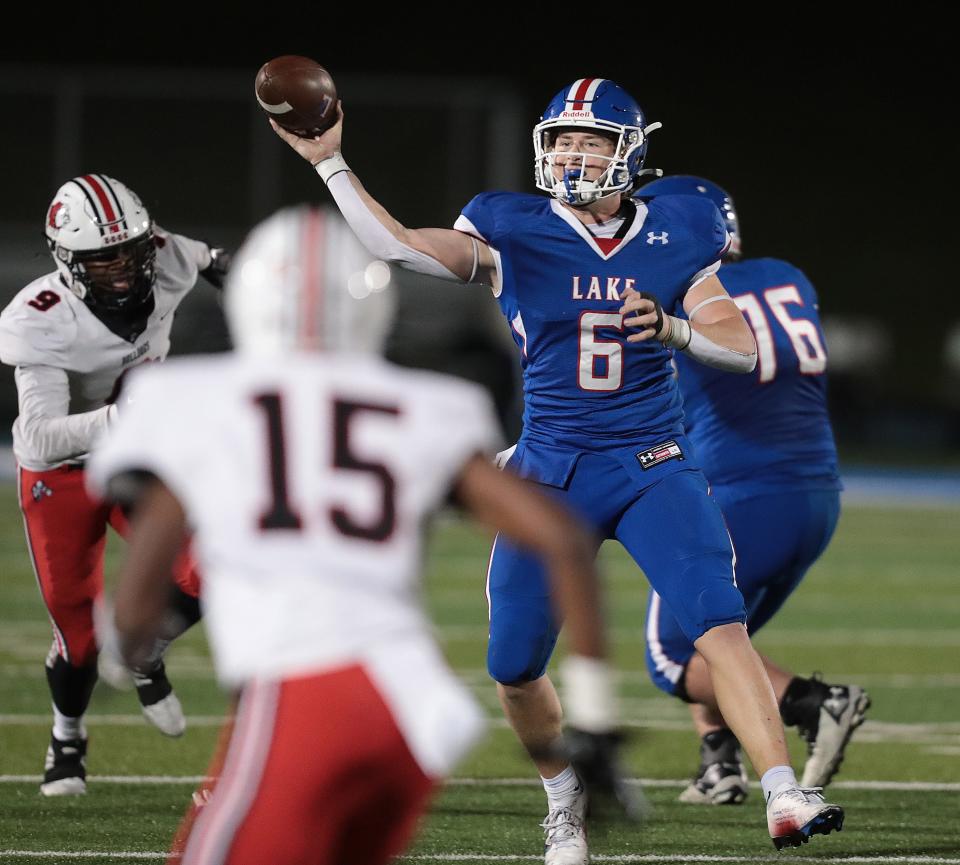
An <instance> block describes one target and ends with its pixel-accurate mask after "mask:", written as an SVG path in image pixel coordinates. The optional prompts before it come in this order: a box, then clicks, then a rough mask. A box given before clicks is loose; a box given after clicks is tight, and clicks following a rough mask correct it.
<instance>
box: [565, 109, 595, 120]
mask: <svg viewBox="0 0 960 865" xmlns="http://www.w3.org/2000/svg"><path fill="white" fill-rule="evenodd" d="M560 119H561V120H593V112H592V111H561V112H560Z"/></svg>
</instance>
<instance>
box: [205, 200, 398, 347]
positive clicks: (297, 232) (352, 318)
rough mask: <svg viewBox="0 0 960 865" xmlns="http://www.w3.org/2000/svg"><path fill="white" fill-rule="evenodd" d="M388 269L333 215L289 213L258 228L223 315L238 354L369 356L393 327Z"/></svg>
mask: <svg viewBox="0 0 960 865" xmlns="http://www.w3.org/2000/svg"><path fill="white" fill-rule="evenodd" d="M390 282H391V275H390V268H389V267H388V266H387V265H386V264H385V263H384V262H382V261H377V260H375V259H373V258H372V257H371V256H370V254H369V253H368V252H367V251H366V249H364V248H363V246H362V245H361V244H360V241H359V240H357V238H356V236H355V235H354V233H353V231H351V229H350V227H349V226H348V225H347V224H346V222H344V221H343V218H342V217H341V216H340V214H339V213H338V212H337V211H335V210H331V209H322V210H320V209H317V208H312V207H305V206H304V207H296V208H289V209H287V210H281V211H280V212H279V213H276V214H274V215H273V216H271V217H270V218H269V219H267V220H266V221H265V222H262V223H261V224H260V225H258V226H257V227H256V228H254V229H253V231H252V232H251V233H250V235H249V236H248V237H247V239H246V241H245V242H244V244H243V246H242V247H240V249H239V251H238V252H237V255H236V257H235V258H234V260H233V264H232V266H231V268H230V273H229V275H228V276H227V283H226V286H225V289H224V311H225V313H226V317H227V324H228V325H229V327H230V333H231V335H232V337H233V342H234V346H235V347H236V349H237V350H238V351H240V352H246V353H252V354H264V355H279V354H287V353H290V352H295V351H336V352H367V353H375V352H380V351H382V349H383V346H384V343H385V341H386V337H387V333H388V331H389V329H390V325H391V324H392V322H393V313H394V308H395V299H394V296H393V292H392V291H387V290H386V289H387V287H388V286H389V284H390Z"/></svg>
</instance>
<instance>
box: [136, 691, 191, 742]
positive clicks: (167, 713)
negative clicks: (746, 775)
mask: <svg viewBox="0 0 960 865" xmlns="http://www.w3.org/2000/svg"><path fill="white" fill-rule="evenodd" d="M140 708H141V709H142V710H143V714H144V716H145V717H146V719H147V720H148V721H149V722H150V723H151V724H153V726H154V727H156V728H157V729H158V730H159V731H160V732H161V733H163V735H164V736H173V737H176V736H182V735H183V731H184V730H186V729H187V719H186V718H185V717H184V714H183V706H181V705H180V701H179V700H178V699H177V695H176V694H174V693H170V694H167V696H166V697H164V698H163V699H162V700H158V701H157V702H156V703H151V704H150V705H149V706H143V705H141V707H140Z"/></svg>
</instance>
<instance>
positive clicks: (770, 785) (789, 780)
mask: <svg viewBox="0 0 960 865" xmlns="http://www.w3.org/2000/svg"><path fill="white" fill-rule="evenodd" d="M760 786H761V787H762V788H763V798H764V801H766V802H769V801H770V797H771V795H773V794H775V793H778V792H780V788H781V787H783V786H788V787H797V786H799V785H798V784H797V776H796V775H794V774H793V769H792V768H790V766H774V767H773V768H771V769H767V771H766V772H764V773H763V777H762V778H761V779H760Z"/></svg>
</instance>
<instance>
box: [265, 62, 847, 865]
mask: <svg viewBox="0 0 960 865" xmlns="http://www.w3.org/2000/svg"><path fill="white" fill-rule="evenodd" d="M338 110H339V109H338ZM342 123H343V116H342V112H341V113H340V116H339V121H338V123H337V124H336V125H335V126H333V127H332V128H331V129H330V130H328V131H327V132H325V133H324V134H323V135H321V136H318V137H316V138H313V139H306V138H299V137H297V136H295V135H293V134H290V133H288V132H286V131H285V130H283V129H281V128H280V127H279V126H278V125H277V124H276V123H272V125H273V128H274V130H275V131H276V133H277V134H278V135H279V136H280V137H281V138H283V140H284V141H286V142H287V144H289V145H290V146H291V147H293V148H294V150H296V152H297V153H299V154H300V155H301V156H302V157H303V158H304V159H306V160H308V161H309V162H310V163H311V164H312V165H313V166H314V167H315V169H316V171H317V173H318V174H319V175H320V177H321V178H322V179H323V180H324V181H325V182H326V184H327V188H328V189H329V191H330V193H331V195H332V196H333V199H334V201H336V203H337V205H338V206H339V208H340V209H341V211H342V212H343V214H344V216H345V217H346V219H347V221H348V222H349V223H350V225H351V227H352V228H353V229H354V231H355V232H356V234H357V235H358V237H359V238H360V239H361V241H363V243H364V244H365V245H366V246H367V248H368V249H369V251H370V252H371V253H373V254H374V255H375V256H377V257H378V258H382V259H385V260H388V261H391V262H394V263H396V264H399V265H401V266H403V267H406V268H409V269H411V270H415V271H418V272H420V273H426V274H431V275H434V276H439V277H442V278H445V279H448V280H451V281H455V282H468V283H482V284H486V285H488V286H491V287H492V290H493V294H494V296H495V297H496V298H497V300H498V302H499V304H500V307H501V310H502V312H503V314H504V315H505V317H506V319H507V321H508V322H509V323H510V326H511V328H512V332H513V334H514V338H515V340H516V342H517V345H518V347H519V348H520V352H521V357H522V364H523V376H524V394H525V409H524V429H523V434H522V436H521V438H520V440H519V442H518V444H517V447H516V450H515V452H514V454H513V456H512V458H511V461H510V467H511V469H513V470H515V471H516V472H517V473H519V474H520V475H521V476H522V477H525V478H528V479H529V480H531V481H533V482H536V483H538V484H539V485H541V487H542V488H543V489H544V490H546V491H548V492H550V493H551V494H552V495H554V496H555V497H556V498H557V499H558V500H560V501H562V502H563V503H564V504H565V505H567V506H568V507H569V508H570V509H571V510H573V511H574V512H575V513H576V514H578V515H579V516H580V517H581V518H582V519H583V520H584V521H585V522H586V523H587V524H588V525H590V526H591V527H592V528H593V530H594V531H595V533H596V535H597V538H598V543H599V540H600V539H603V538H616V539H617V540H619V541H620V542H621V543H622V544H623V546H624V547H625V548H626V549H627V550H628V552H629V553H630V554H631V556H632V557H633V558H634V560H635V561H636V562H637V563H638V564H639V565H640V567H641V568H642V569H643V570H644V572H645V573H646V575H647V577H648V578H649V580H650V583H651V585H652V586H653V587H654V588H655V589H656V590H657V592H658V593H659V595H660V596H661V597H662V598H663V599H664V601H665V603H666V604H667V605H668V606H669V608H670V609H671V611H672V612H673V614H674V615H675V616H676V617H677V619H678V621H679V622H680V623H681V627H682V629H683V632H684V634H685V635H686V636H687V638H688V639H690V640H691V641H692V642H693V643H694V644H695V645H696V647H697V650H698V652H699V653H700V655H701V656H702V657H703V658H704V660H705V662H706V665H707V667H708V669H709V672H710V677H711V681H712V683H713V687H714V689H715V691H716V693H717V695H718V700H719V704H720V705H721V706H722V709H723V715H724V718H725V719H726V721H727V723H728V724H729V726H730V728H731V729H732V730H733V731H734V732H735V733H736V735H737V737H738V739H739V741H740V742H741V743H742V744H743V747H744V748H745V749H746V751H747V753H748V755H749V756H750V759H751V761H752V762H753V766H754V768H755V770H756V771H757V772H758V774H759V775H760V776H761V783H762V785H763V788H764V794H765V796H766V798H767V803H768V804H767V822H768V828H769V831H770V835H771V837H772V838H773V841H774V844H775V845H776V846H777V848H780V847H782V846H784V845H786V844H791V845H799V844H800V843H802V842H805V841H806V840H807V839H808V838H809V836H810V835H811V834H828V833H829V832H830V831H832V830H833V829H839V828H840V827H841V826H842V822H843V810H842V809H841V808H840V807H839V806H837V805H831V804H828V803H826V802H825V801H824V799H823V797H822V796H820V795H819V794H818V793H817V792H815V791H811V790H807V789H803V788H801V787H800V786H799V785H798V783H797V780H796V778H795V776H794V773H793V769H791V768H790V764H789V756H788V754H787V747H786V742H785V736H784V732H783V724H782V722H781V720H780V715H779V712H778V711H777V704H776V698H775V696H774V692H773V688H772V687H771V685H770V680H769V678H768V677H767V674H766V672H765V670H764V667H763V664H762V662H761V661H760V658H759V656H758V655H757V654H756V652H755V651H754V649H753V647H752V646H751V645H750V640H749V637H748V636H747V631H746V628H745V626H744V622H745V618H746V609H745V607H744V604H743V597H742V595H741V594H740V591H739V589H737V587H736V583H735V580H734V575H733V552H732V548H731V543H730V539H729V536H728V535H727V531H726V529H725V527H724V524H723V518H722V516H721V514H720V510H719V508H718V507H717V505H716V503H715V502H714V501H713V500H712V499H711V498H710V496H709V495H708V493H707V483H706V480H705V478H704V476H703V474H702V473H701V472H700V470H699V469H698V468H697V466H696V463H695V462H694V460H693V458H692V453H691V448H690V444H689V441H688V439H687V437H686V434H685V432H684V429H683V423H682V418H683V413H682V401H681V399H680V393H679V389H678V387H677V384H676V381H675V378H674V374H673V366H672V364H671V359H672V356H673V353H674V352H675V351H679V352H683V353H685V354H686V355H688V356H690V357H691V358H693V359H694V360H696V361H698V362H701V363H706V364H710V365H712V366H717V367H719V368H721V369H724V370H728V371H733V372H741V373H749V372H751V371H752V370H753V369H754V367H755V365H756V342H755V340H754V337H753V334H752V332H751V331H750V328H749V327H748V326H747V324H746V321H745V320H744V318H743V315H742V314H741V313H740V310H739V309H738V308H737V307H736V305H734V304H732V303H729V302H727V303H716V302H714V301H716V300H718V299H719V300H727V298H728V295H727V293H726V291H725V290H724V288H723V285H722V284H721V283H720V281H719V280H718V279H717V277H716V271H717V269H718V268H719V266H720V257H721V255H722V254H723V252H724V250H725V249H726V245H727V233H726V228H725V226H724V222H723V219H722V217H721V216H720V214H719V213H718V212H717V209H716V207H715V206H714V205H713V203H712V202H711V201H709V200H708V199H697V198H695V197H691V196H658V197H657V198H655V199H652V200H651V201H650V202H649V203H648V202H645V201H642V200H634V199H632V198H631V194H632V193H633V192H634V191H635V189H636V186H637V184H638V178H640V177H641V174H642V172H643V162H644V158H645V155H646V151H647V138H648V136H649V134H650V133H651V132H652V131H653V130H654V129H656V128H657V126H658V125H659V124H649V123H647V121H646V118H645V117H644V114H643V111H642V110H641V108H640V106H639V105H638V104H637V103H636V101H635V100H634V99H633V98H632V97H631V96H630V94H628V93H627V92H626V91H624V90H623V89H622V88H621V87H619V86H618V85H616V84H614V83H613V82H612V81H609V80H607V79H603V78H582V79H579V80H577V81H575V82H574V83H573V84H572V85H570V86H569V87H565V88H564V89H563V90H561V91H560V92H559V93H558V94H557V95H556V96H555V97H554V98H553V99H552V100H551V102H550V103H549V105H548V106H547V109H546V111H545V112H544V115H543V117H542V119H541V121H540V122H539V123H538V124H537V125H536V126H535V128H534V133H533V137H534V151H535V155H534V159H535V162H534V165H535V170H536V181H537V187H538V188H539V189H541V190H542V191H544V192H546V193H547V196H546V197H544V196H542V195H524V194H519V193H512V192H491V193H483V194H481V195H479V196H477V197H476V198H474V199H473V201H471V202H470V203H469V204H468V205H467V206H466V207H465V208H464V210H463V213H462V214H461V216H460V217H459V219H458V220H457V222H456V225H455V227H454V229H453V230H450V229H441V228H427V229H409V228H406V227H405V226H404V225H402V224H401V223H400V222H398V221H397V220H396V219H395V218H394V217H393V216H392V215H390V214H389V213H388V212H387V211H386V210H385V209H384V208H383V207H382V206H381V205H380V204H378V203H377V202H376V201H375V200H374V199H373V198H372V197H371V196H370V194H369V193H368V192H367V191H366V190H365V189H364V187H363V185H362V184H361V183H360V181H359V180H358V179H357V176H356V174H354V173H353V172H352V171H351V170H350V169H349V168H348V166H347V164H346V162H345V161H344V158H343V156H342V154H341V152H340V143H341V135H342ZM678 305H679V306H682V308H683V309H684V310H685V313H686V317H680V316H675V315H672V314H669V313H668V312H667V310H672V309H675V308H676V307H677V306H678ZM487 588H488V597H489V601H490V640H489V646H488V656H487V663H488V669H489V671H490V674H491V675H492V677H493V678H494V679H495V680H496V681H497V683H498V690H499V693H500V697H501V702H502V704H503V707H504V710H505V712H506V714H507V717H508V719H509V721H510V723H511V725H512V726H513V729H514V730H515V732H516V733H517V735H518V737H519V738H520V740H521V742H522V743H523V745H524V746H525V747H526V748H527V750H528V752H529V753H530V754H531V756H532V757H533V759H534V761H535V763H536V765H537V767H538V769H539V770H540V774H541V777H542V778H543V783H544V787H545V789H546V791H547V799H548V806H549V814H548V816H547V819H546V821H545V822H544V824H543V825H544V829H545V830H546V854H545V860H546V862H547V863H548V865H576V863H585V862H586V861H587V860H588V852H587V844H586V837H585V833H584V828H583V818H584V813H585V809H586V796H585V794H584V790H583V784H582V783H581V779H578V778H577V776H576V774H575V773H574V772H573V770H572V768H571V767H570V766H569V765H568V763H567V761H566V760H565V759H563V758H562V757H559V756H556V754H554V753H552V752H551V749H552V747H553V746H554V745H555V743H556V742H557V741H559V739H560V733H561V709H560V703H559V700H558V699H557V695H556V691H555V690H554V687H553V684H552V683H551V681H550V679H549V677H548V676H547V675H546V674H545V671H546V667H547V663H548V661H549V659H550V655H551V653H552V651H553V648H554V645H555V643H556V639H557V634H558V630H559V627H560V623H559V622H557V621H555V620H554V617H553V616H552V614H551V610H550V603H549V600H550V599H549V589H548V586H547V582H546V579H545V575H544V572H543V567H542V565H541V563H540V562H539V561H538V560H537V559H536V558H535V557H533V556H531V555H530V554H529V553H527V552H526V551H525V550H521V549H518V548H517V547H515V546H513V545H512V544H510V543H508V542H507V541H506V540H504V539H502V538H499V537H498V538H497V540H496V541H495V542H494V548H493V551H492V553H491V560H490V566H489V572H488V581H487ZM566 675H570V676H576V677H579V678H580V680H581V681H582V680H583V679H587V680H589V681H591V682H592V687H594V688H596V692H597V694H598V704H602V703H603V702H604V701H603V700H601V699H600V697H601V695H605V694H609V692H610V691H611V689H612V687H613V686H612V683H611V682H610V680H609V678H608V674H607V671H606V670H605V669H603V668H601V667H598V666H589V665H586V666H585V665H580V666H579V667H578V668H577V669H576V670H572V669H568V670H567V671H566Z"/></svg>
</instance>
